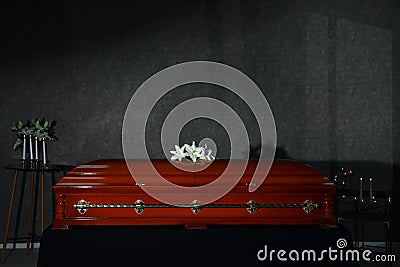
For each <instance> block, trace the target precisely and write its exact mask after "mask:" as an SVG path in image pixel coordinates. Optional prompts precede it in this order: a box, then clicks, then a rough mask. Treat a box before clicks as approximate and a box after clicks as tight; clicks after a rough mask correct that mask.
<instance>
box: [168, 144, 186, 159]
mask: <svg viewBox="0 0 400 267" xmlns="http://www.w3.org/2000/svg"><path fill="white" fill-rule="evenodd" d="M184 150H185V146H182V147H179V146H177V145H175V151H170V152H171V153H172V154H173V156H172V157H171V160H179V161H182V159H183V158H185V157H186V156H188V154H187V153H185V152H184Z"/></svg>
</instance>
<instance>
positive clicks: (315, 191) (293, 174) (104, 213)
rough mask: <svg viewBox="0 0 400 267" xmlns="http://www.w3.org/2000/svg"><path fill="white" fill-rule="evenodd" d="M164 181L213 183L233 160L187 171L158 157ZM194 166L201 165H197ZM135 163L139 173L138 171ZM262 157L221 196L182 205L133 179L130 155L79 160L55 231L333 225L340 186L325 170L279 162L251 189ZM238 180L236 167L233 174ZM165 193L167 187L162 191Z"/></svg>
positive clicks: (59, 190) (64, 189)
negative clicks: (127, 160)
mask: <svg viewBox="0 0 400 267" xmlns="http://www.w3.org/2000/svg"><path fill="white" fill-rule="evenodd" d="M152 163H153V166H154V167H155V168H156V169H157V171H158V172H159V173H160V174H161V175H162V176H163V177H164V178H165V179H167V180H169V181H171V182H173V183H175V184H178V185H182V186H200V185H205V184H208V183H210V182H211V181H213V180H215V179H216V178H217V177H218V176H219V175H220V174H221V173H222V172H223V171H224V170H225V168H226V166H227V164H228V160H215V161H214V162H213V163H212V164H211V165H210V166H209V167H208V168H206V169H204V170H202V171H198V172H186V171H183V170H180V169H178V168H176V167H174V166H173V165H171V164H170V163H169V162H168V161H167V160H153V161H152ZM186 164H192V166H193V168H196V166H198V165H196V164H201V163H189V162H188V163H186ZM140 165H141V161H140V160H137V162H135V166H138V167H137V170H136V171H135V175H148V174H146V173H145V172H144V171H143V173H142V174H141V169H140ZM256 165H257V161H253V160H250V161H249V163H248V164H247V168H246V170H245V173H244V174H243V175H242V176H241V179H240V181H239V182H238V183H237V184H236V186H235V187H234V188H233V189H232V190H231V191H230V192H229V193H228V194H226V195H225V196H223V197H222V198H220V199H218V200H216V201H214V202H212V203H209V204H206V205H202V204H201V203H199V202H196V200H194V201H193V202H192V203H187V205H182V206H172V205H168V204H165V203H162V202H160V201H158V200H156V199H154V198H153V197H151V196H150V195H148V194H147V193H146V192H144V191H143V189H142V188H141V187H143V186H146V187H147V186H157V185H156V184H153V185H152V184H151V182H150V183H147V184H140V183H137V182H136V181H135V180H134V178H133V177H132V176H131V174H130V172H129V170H128V168H127V165H126V163H125V160H122V159H113V160H96V161H92V162H89V163H86V164H83V165H80V166H78V167H76V168H74V169H72V170H71V171H70V172H68V173H67V175H66V176H65V177H64V178H62V179H61V180H60V181H59V182H58V183H57V184H56V185H55V186H54V187H53V193H54V195H55V200H56V201H55V215H54V221H53V226H52V228H53V229H68V227H69V226H90V225H185V226H186V227H188V228H197V227H200V228H204V227H206V226H207V225H281V224H286V225H287V224H290V225H320V226H321V227H336V219H335V217H334V214H333V199H334V194H335V192H336V187H335V185H334V184H333V183H331V182H330V181H329V179H327V178H326V177H324V176H323V175H322V174H321V173H320V172H318V171H317V170H315V169H313V168H312V167H310V166H308V165H305V164H303V163H299V162H295V161H291V160H275V161H274V163H273V164H272V167H271V170H270V172H269V174H268V176H267V178H266V179H265V180H264V182H263V184H262V185H261V186H260V187H259V188H258V189H257V190H256V191H254V192H251V193H250V192H249V190H248V188H249V184H250V181H251V179H252V174H253V173H254V170H255V167H256ZM228 175H231V176H232V177H235V175H238V174H235V173H234V172H231V173H228ZM160 190H162V188H161V189H160Z"/></svg>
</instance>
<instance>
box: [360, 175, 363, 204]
mask: <svg viewBox="0 0 400 267" xmlns="http://www.w3.org/2000/svg"><path fill="white" fill-rule="evenodd" d="M362 181H363V178H362V177H360V203H361V202H362V200H363V185H362Z"/></svg>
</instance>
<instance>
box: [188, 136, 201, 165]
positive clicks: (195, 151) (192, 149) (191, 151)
mask: <svg viewBox="0 0 400 267" xmlns="http://www.w3.org/2000/svg"><path fill="white" fill-rule="evenodd" d="M185 149H186V152H187V155H188V156H189V157H190V158H191V159H192V160H193V162H196V160H197V158H198V157H200V155H201V150H202V149H201V148H199V147H196V145H195V142H194V141H193V143H192V145H191V146H189V145H188V144H185Z"/></svg>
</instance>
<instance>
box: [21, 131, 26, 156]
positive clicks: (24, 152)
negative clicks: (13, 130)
mask: <svg viewBox="0 0 400 267" xmlns="http://www.w3.org/2000/svg"><path fill="white" fill-rule="evenodd" d="M22 159H23V160H25V159H26V135H24V146H23V147H22Z"/></svg>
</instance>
